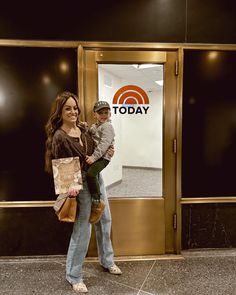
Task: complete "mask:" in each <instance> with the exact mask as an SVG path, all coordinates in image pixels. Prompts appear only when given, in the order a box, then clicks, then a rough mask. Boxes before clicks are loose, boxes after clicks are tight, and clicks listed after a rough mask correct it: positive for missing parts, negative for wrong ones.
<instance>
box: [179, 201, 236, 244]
mask: <svg viewBox="0 0 236 295" xmlns="http://www.w3.org/2000/svg"><path fill="white" fill-rule="evenodd" d="M235 216H236V204H192V205H183V207H182V220H183V221H182V249H195V248H231V247H234V248H235V247H236V221H235Z"/></svg>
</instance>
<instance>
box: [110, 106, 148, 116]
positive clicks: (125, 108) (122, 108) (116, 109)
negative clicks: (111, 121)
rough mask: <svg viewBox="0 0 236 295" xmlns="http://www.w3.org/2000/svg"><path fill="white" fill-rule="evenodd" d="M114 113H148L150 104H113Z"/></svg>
mask: <svg viewBox="0 0 236 295" xmlns="http://www.w3.org/2000/svg"><path fill="white" fill-rule="evenodd" d="M112 108H113V110H114V114H122V115H123V114H129V115H131V114H135V115H136V114H147V111H148V109H149V106H146V107H145V106H137V107H133V106H113V107H112Z"/></svg>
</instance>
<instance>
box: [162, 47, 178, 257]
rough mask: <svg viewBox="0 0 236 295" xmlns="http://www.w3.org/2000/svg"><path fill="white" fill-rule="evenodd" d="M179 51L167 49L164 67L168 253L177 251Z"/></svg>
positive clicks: (164, 178) (164, 140) (164, 173)
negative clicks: (175, 220) (175, 148)
mask: <svg viewBox="0 0 236 295" xmlns="http://www.w3.org/2000/svg"><path fill="white" fill-rule="evenodd" d="M177 58H178V55H177V51H167V62H166V63H165V67H164V69H165V70H164V126H163V128H164V129H163V130H164V137H163V144H164V149H163V159H164V165H163V167H164V170H163V181H164V183H163V185H164V199H165V227H166V231H165V233H166V247H165V248H166V253H173V252H175V251H176V241H175V232H176V230H175V229H174V227H173V216H174V214H175V213H176V154H175V153H174V152H173V140H174V139H175V138H176V121H177V77H178V76H176V75H175V73H176V60H177Z"/></svg>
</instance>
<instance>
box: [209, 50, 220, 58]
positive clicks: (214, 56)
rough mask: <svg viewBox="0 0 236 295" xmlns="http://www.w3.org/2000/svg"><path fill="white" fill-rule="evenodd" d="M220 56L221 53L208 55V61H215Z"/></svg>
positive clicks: (216, 52) (214, 52)
mask: <svg viewBox="0 0 236 295" xmlns="http://www.w3.org/2000/svg"><path fill="white" fill-rule="evenodd" d="M218 56H219V52H218V51H211V52H209V53H208V59H209V60H215V59H217V58H218Z"/></svg>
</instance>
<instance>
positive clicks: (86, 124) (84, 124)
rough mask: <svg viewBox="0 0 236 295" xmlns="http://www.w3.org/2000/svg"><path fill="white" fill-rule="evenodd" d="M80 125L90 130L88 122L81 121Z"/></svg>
mask: <svg viewBox="0 0 236 295" xmlns="http://www.w3.org/2000/svg"><path fill="white" fill-rule="evenodd" d="M79 125H80V126H82V127H83V128H84V129H85V130H86V131H88V130H89V126H88V123H87V122H80V123H79Z"/></svg>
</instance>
